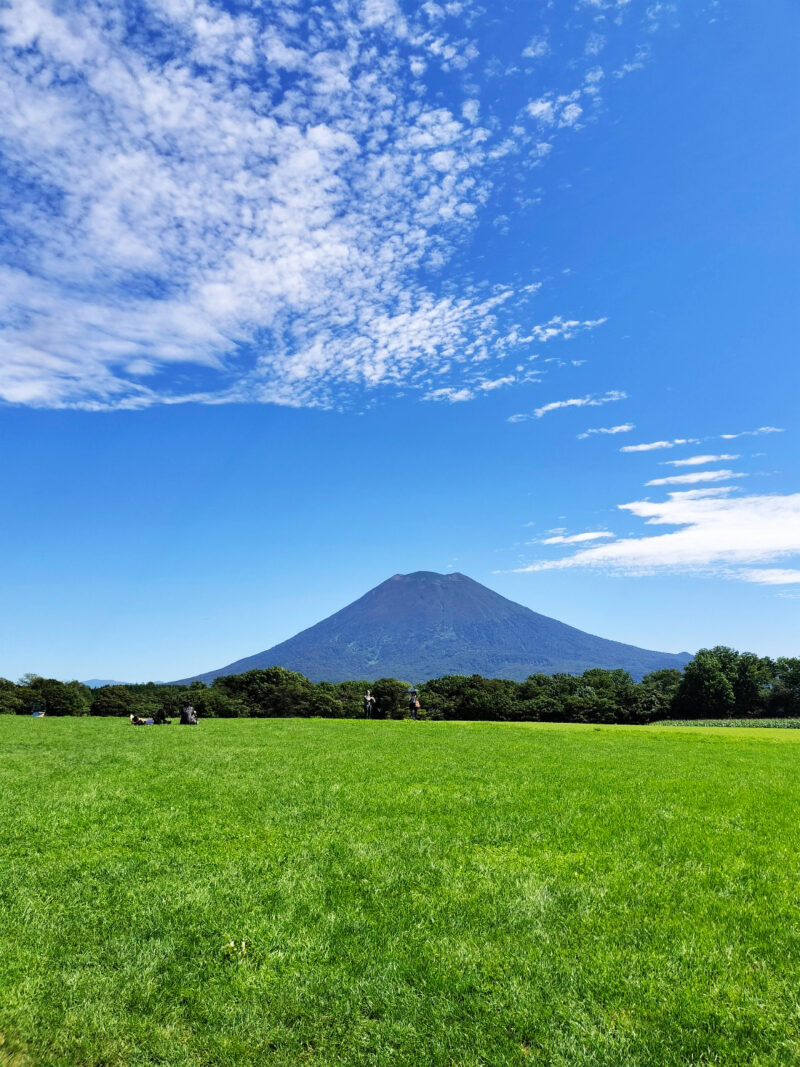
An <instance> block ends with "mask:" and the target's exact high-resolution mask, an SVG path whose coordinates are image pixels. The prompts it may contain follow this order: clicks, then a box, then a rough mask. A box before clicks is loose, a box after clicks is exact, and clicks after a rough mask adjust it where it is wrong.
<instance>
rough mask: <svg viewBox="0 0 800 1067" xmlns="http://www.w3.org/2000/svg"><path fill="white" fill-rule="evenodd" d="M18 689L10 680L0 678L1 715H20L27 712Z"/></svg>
mask: <svg viewBox="0 0 800 1067" xmlns="http://www.w3.org/2000/svg"><path fill="white" fill-rule="evenodd" d="M18 689H19V687H18V686H16V685H14V683H13V682H10V681H9V680H8V678H0V715H19V714H21V713H22V712H23V711H24V710H25V705H24V703H23V701H22V697H21V696H20V695H19V692H18Z"/></svg>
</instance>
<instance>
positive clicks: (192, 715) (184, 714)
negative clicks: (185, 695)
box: [181, 704, 197, 726]
mask: <svg viewBox="0 0 800 1067" xmlns="http://www.w3.org/2000/svg"><path fill="white" fill-rule="evenodd" d="M181 726H197V712H196V711H195V710H194V708H193V707H192V706H191V704H190V705H189V707H188V708H184V709H183V710H182V711H181Z"/></svg>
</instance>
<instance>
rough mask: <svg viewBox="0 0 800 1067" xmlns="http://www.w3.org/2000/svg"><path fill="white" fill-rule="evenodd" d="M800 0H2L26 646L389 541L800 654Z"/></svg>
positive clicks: (323, 596) (6, 621) (226, 644)
mask: <svg viewBox="0 0 800 1067" xmlns="http://www.w3.org/2000/svg"><path fill="white" fill-rule="evenodd" d="M798 31H800V11H799V10H798V8H797V6H796V5H795V4H794V3H790V2H788V0H785V2H784V0H776V2H775V3H774V4H772V5H770V6H769V10H768V11H767V10H765V8H764V7H763V5H757V4H755V3H748V2H744V0H742V2H735V0H729V2H725V0H719V2H717V0H705V2H702V0H701V2H696V3H695V2H693V3H689V2H688V0H676V2H674V3H667V2H655V3H654V2H642V0H626V2H624V0H569V2H566V0H564V2H561V0H549V2H543V3H540V4H536V5H532V4H530V3H523V2H521V0H519V2H510V3H506V4H496V5H486V6H483V5H479V4H476V3H472V2H470V0H463V2H455V3H426V4H422V5H413V6H412V5H410V4H408V5H404V4H401V3H399V2H395V0H362V2H355V0H333V2H331V3H329V4H326V5H325V6H324V7H322V6H320V5H315V6H314V7H313V8H310V6H309V5H307V4H305V3H301V2H299V0H298V2H288V0H283V2H282V3H281V4H271V3H266V2H262V3H258V4H256V3H254V2H251V3H247V2H243V3H239V4H221V3H205V2H199V0H157V2H156V0H153V2H147V3H144V2H143V3H139V4H131V3H125V4H122V3H120V4H116V3H113V2H110V0H103V2H102V3H92V2H86V0H83V2H81V3H80V4H77V3H72V2H61V3H58V4H51V3H47V2H46V0H8V2H7V3H5V4H4V5H3V6H2V7H1V8H0V51H2V63H0V114H2V124H1V125H0V130H2V133H0V174H2V180H0V402H1V403H2V406H1V407H0V448H2V456H3V471H4V485H3V488H4V493H3V501H4V506H3V520H2V523H0V551H2V558H3V561H4V568H3V582H2V587H1V589H0V596H1V597H2V612H1V613H0V675H4V676H6V677H11V678H16V677H18V676H19V675H21V674H22V673H23V672H25V671H35V672H38V673H43V674H49V675H54V676H57V677H64V678H70V677H80V678H85V677H92V676H100V677H115V678H121V679H125V680H145V679H147V678H162V679H163V678H174V677H180V676H185V675H188V674H192V673H196V672H199V671H202V670H207V669H210V668H213V667H216V666H220V665H222V664H224V663H227V662H229V661H231V660H233V659H236V658H238V657H241V656H244V655H248V654H251V653H253V652H256V651H259V650H260V649H263V648H267V647H269V646H270V645H271V644H274V643H275V642H277V641H280V640H282V639H284V638H286V637H289V636H291V635H292V634H293V633H295V632H296V631H297V630H299V629H301V628H303V627H305V626H308V625H311V624H313V623H314V622H316V621H318V620H319V619H320V618H322V617H324V616H325V615H327V614H330V613H331V612H332V611H334V610H337V609H338V608H340V607H342V606H343V605H344V604H345V603H347V602H349V601H351V600H353V599H355V598H356V597H357V596H359V595H361V594H362V593H363V592H365V591H366V590H367V589H368V588H370V587H371V586H373V585H375V584H377V583H378V582H380V581H382V580H383V579H385V578H387V577H389V576H390V575H392V574H394V573H396V572H407V571H411V570H419V569H430V570H439V571H445V570H448V569H450V570H460V571H463V572H464V573H466V574H469V575H470V576H471V577H473V578H475V579H477V580H478V581H482V582H485V583H486V584H488V585H490V586H491V587H492V588H495V589H497V590H498V591H499V592H501V593H503V594H504V595H506V596H508V597H511V598H512V599H514V600H517V601H519V602H521V603H523V604H527V605H529V606H530V607H532V608H534V609H535V610H537V611H540V612H543V613H545V614H548V615H552V616H555V617H557V618H560V619H563V620H564V621H566V622H569V623H571V624H573V625H576V626H579V627H581V628H583V629H586V630H589V631H591V632H594V633H599V634H601V635H603V636H606V637H612V638H616V639H619V640H624V641H630V642H632V643H635V644H639V645H642V646H644V647H649V648H659V649H663V650H669V651H679V650H684V649H685V650H689V651H693V650H694V649H696V648H698V647H700V646H702V645H709V644H716V643H729V644H733V645H735V646H737V647H740V648H748V649H753V650H755V651H758V652H763V653H769V654H774V655H777V654H795V655H796V654H800V626H799V625H798V610H799V609H800V485H799V484H798V467H799V465H798V439H797V428H796V426H797V418H796V408H797V396H798V394H799V393H800V389H798V386H800V381H799V380H798V379H799V378H800V375H799V374H798V369H797V353H796V348H797V341H796V338H797V336H798V325H800V323H798V319H799V318H800V303H799V302H798V300H797V292H798V236H799V234H798V199H797V189H798V177H799V176H800V175H799V174H798V172H799V171H800V143H798V138H797V137H796V101H797V99H798V94H800V71H798V70H797V63H796V56H795V48H794V42H795V41H796V39H797V34H798Z"/></svg>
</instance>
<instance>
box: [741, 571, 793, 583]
mask: <svg viewBox="0 0 800 1067" xmlns="http://www.w3.org/2000/svg"><path fill="white" fill-rule="evenodd" d="M739 577H740V578H744V580H745V581H746V582H758V583H759V584H761V585H800V570H781V569H780V568H776V567H764V568H763V569H759V570H753V571H741V572H740V574H739Z"/></svg>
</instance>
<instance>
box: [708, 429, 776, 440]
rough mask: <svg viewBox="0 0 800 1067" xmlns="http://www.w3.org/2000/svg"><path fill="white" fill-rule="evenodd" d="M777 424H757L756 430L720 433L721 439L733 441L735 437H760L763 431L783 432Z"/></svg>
mask: <svg viewBox="0 0 800 1067" xmlns="http://www.w3.org/2000/svg"><path fill="white" fill-rule="evenodd" d="M783 432H784V431H783V430H782V429H781V428H780V427H778V426H759V428H758V429H757V430H742V431H741V433H721V434H720V435H719V436H720V439H721V440H722V441H735V440H736V438H737V437H760V436H761V435H762V434H765V433H783Z"/></svg>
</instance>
